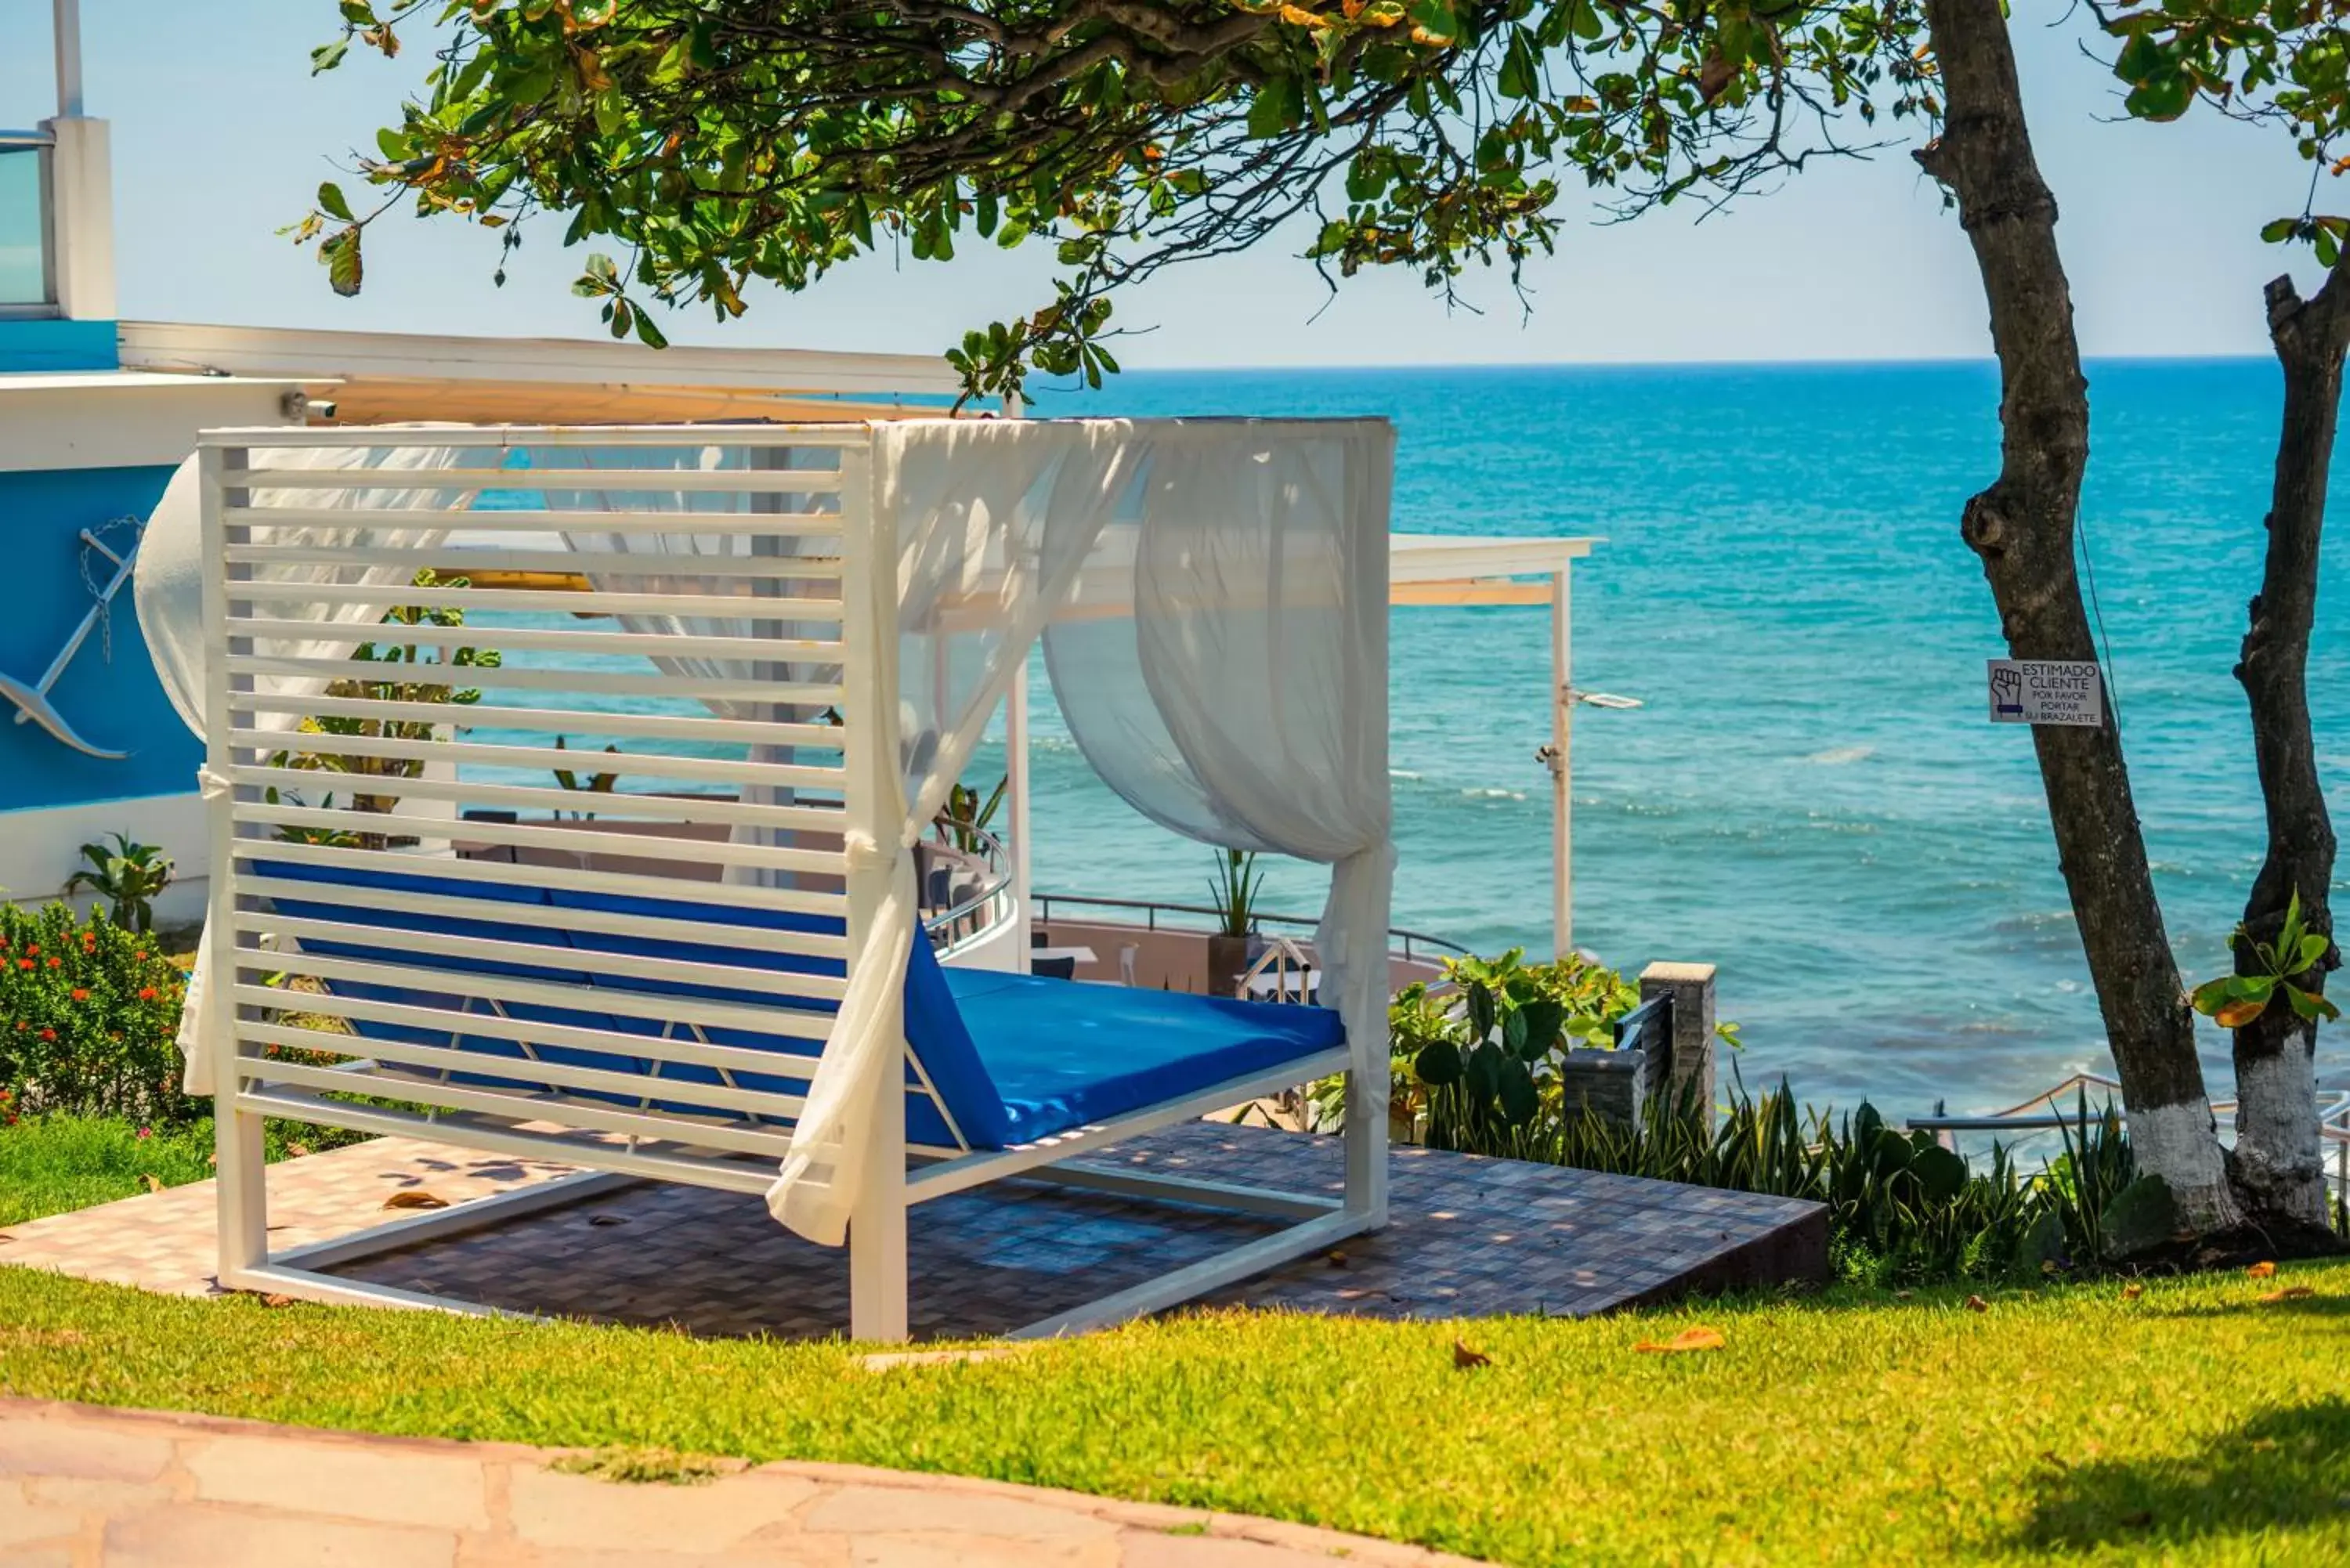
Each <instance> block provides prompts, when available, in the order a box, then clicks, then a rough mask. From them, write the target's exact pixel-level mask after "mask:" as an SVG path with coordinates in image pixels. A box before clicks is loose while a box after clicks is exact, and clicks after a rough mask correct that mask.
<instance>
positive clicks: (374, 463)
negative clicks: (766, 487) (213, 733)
mask: <svg viewBox="0 0 2350 1568" xmlns="http://www.w3.org/2000/svg"><path fill="white" fill-rule="evenodd" d="M499 455H500V454H499V453H497V452H495V451H494V450H491V451H484V450H483V449H480V448H466V447H456V446H402V447H371V448H349V447H255V448H252V449H250V451H249V452H248V455H247V460H246V461H247V462H249V463H250V464H251V465H252V466H253V467H255V468H270V469H281V470H283V469H306V468H338V469H348V468H377V469H381V470H383V471H384V472H386V473H387V474H392V473H419V472H430V471H432V470H436V469H446V468H475V467H478V468H492V467H495V466H496V465H497V462H498V459H499ZM478 494H479V493H478V492H476V491H472V490H452V489H409V488H400V487H398V486H396V485H390V484H388V485H386V486H385V487H384V488H382V489H367V490H293V489H278V490H266V491H263V492H261V493H259V494H257V495H255V497H254V501H253V504H255V505H256V506H267V507H303V508H307V509H310V510H331V511H359V512H415V513H417V514H420V516H421V517H429V518H432V519H433V521H432V522H431V523H420V524H418V525H417V526H415V527H413V528H404V527H387V526H385V525H383V524H353V525H350V526H340V525H337V524H302V525H300V526H296V527H273V528H272V529H271V530H270V532H269V538H268V543H270V544H273V545H303V546H309V547H317V548H332V549H346V548H365V547H377V548H385V549H410V548H422V549H429V548H431V547H432V545H435V544H437V543H439V542H440V541H441V540H442V538H444V537H446V536H447V535H448V533H449V529H448V526H447V524H445V523H443V522H442V521H440V519H441V518H442V517H444V516H446V515H447V514H450V513H453V512H463V511H465V510H467V509H468V508H470V507H471V506H472V505H473V502H474V500H475V499H476V497H477V495H478ZM264 572H265V577H266V580H267V581H268V582H269V583H270V584H272V585H273V586H276V585H283V586H286V587H293V588H298V587H305V586H307V587H389V586H396V585H399V584H401V583H405V582H406V581H407V580H408V576H407V572H406V569H405V568H404V567H399V566H332V565H317V564H291V565H286V566H269V567H266V568H264ZM203 585H204V553H203V491H202V483H201V481H200V480H199V478H198V476H197V460H196V459H195V458H189V459H188V460H187V461H186V462H182V464H181V465H180V467H179V471H178V472H175V473H174V474H172V479H171V483H168V484H166V485H165V486H164V487H163V495H162V499H161V500H160V501H158V502H157V503H156V504H155V510H154V511H153V513H151V514H150V515H149V517H148V519H147V528H146V531H145V532H144V533H143V534H142V535H140V544H139V563H138V566H137V567H136V569H135V570H134V572H133V573H132V576H131V588H130V592H131V602H132V603H133V605H134V606H136V607H137V610H138V614H139V632H140V637H142V638H143V639H145V640H146V644H147V651H148V655H149V657H150V658H151V659H153V661H154V665H155V673H156V676H157V678H158V679H159V680H161V682H162V686H163V693H164V695H165V696H167V697H169V698H170V699H171V701H172V708H173V709H174V710H176V711H178V713H179V715H180V722H182V723H184V724H185V725H187V726H188V728H189V729H190V730H192V731H193V732H195V734H196V736H197V738H198V739H200V740H201V739H203V735H204V693H205V691H206V686H205V670H206V669H207V667H208V665H209V663H210V660H211V658H212V657H213V654H214V653H215V652H216V651H218V650H215V649H212V648H210V647H209V646H208V645H207V644H206V642H205V639H204V586H203ZM270 608H271V614H272V616H273V618H277V619H282V620H314V621H317V623H318V625H319V627H320V628H321V630H322V632H323V631H326V630H327V628H336V629H335V630H334V631H333V633H332V634H330V635H322V636H320V637H318V638H317V639H311V640H307V641H304V642H302V643H300V644H298V645H296V647H294V648H292V649H288V650H286V651H288V652H290V653H291V654H293V655H294V656H295V657H297V658H302V659H348V658H349V657H350V655H351V650H352V649H355V648H357V647H358V646H359V644H360V643H362V642H365V641H366V640H367V638H366V637H365V636H364V635H363V634H357V628H360V627H362V626H373V625H375V624H377V623H378V622H379V621H380V619H381V618H382V614H383V612H382V610H381V608H380V607H373V606H369V605H327V604H312V603H306V602H302V601H301V600H300V599H299V598H298V597H295V598H292V599H290V600H289V602H286V603H284V604H273V605H272V606H271V607H270ZM253 683H254V690H255V691H261V692H269V693H273V694H280V695H284V694H292V695H296V696H317V695H318V694H319V693H321V692H323V691H326V689H327V688H328V686H329V685H331V684H333V682H332V681H331V680H329V679H328V678H326V677H322V676H309V675H256V676H255V677H254V678H253ZM301 722H302V715H301V714H300V713H299V712H298V711H284V712H256V713H255V714H254V715H253V724H254V727H255V729H259V730H265V731H290V730H293V729H295V728H296V727H297V726H298V725H299V724H300V723H301ZM197 777H198V783H199V784H201V786H202V788H203V794H204V795H205V797H206V798H207V799H209V798H211V797H213V795H215V794H218V792H219V791H220V790H221V789H223V788H224V787H226V786H225V785H224V784H223V782H222V781H220V780H218V779H216V778H214V777H213V775H212V774H211V771H210V770H209V769H208V768H205V769H199V771H198V775H197ZM216 869H217V870H220V871H225V870H226V869H227V868H226V867H217V868H216ZM217 962H218V961H217V959H216V958H215V957H214V939H213V929H212V923H211V921H210V920H209V919H208V920H206V922H205V924H204V931H203V938H202V939H201V940H199V942H198V943H197V946H196V961H195V966H194V968H193V969H192V971H190V973H189V976H188V990H187V994H186V997H185V1000H184V1001H183V1002H182V1006H181V1009H180V1033H179V1041H178V1043H179V1047H180V1054H181V1056H182V1059H183V1060H184V1062H185V1063H186V1069H185V1072H184V1074H183V1075H182V1086H183V1087H184V1088H185V1089H186V1090H187V1092H188V1093H189V1094H192V1095H209V1094H211V1093H212V1092H213V1064H212V1061H211V1058H210V1055H209V1054H208V1053H207V1050H206V1048H205V1044H204V1042H205V1040H206V1039H207V1037H211V1038H225V1037H226V1020H225V1019H221V1020H219V1021H216V1022H215V1023H213V1025H212V1026H211V1027H207V1026H206V1013H205V1009H206V1007H207V1005H208V1004H207V1002H206V1001H205V995H206V991H207V983H206V981H207V977H208V976H209V975H210V974H211V973H212V971H213V969H214V967H215V965H216V964H217Z"/></svg>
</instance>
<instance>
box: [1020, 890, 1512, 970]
mask: <svg viewBox="0 0 2350 1568" xmlns="http://www.w3.org/2000/svg"><path fill="white" fill-rule="evenodd" d="M1032 902H1034V903H1035V906H1036V918H1037V919H1040V920H1046V921H1049V920H1051V919H1052V918H1053V906H1054V905H1055V904H1074V905H1076V906H1077V907H1079V908H1080V909H1135V910H1139V911H1141V912H1142V916H1143V922H1142V923H1143V929H1146V930H1152V931H1155V930H1157V929H1159V916H1161V915H1202V916H1205V917H1206V918H1208V919H1211V920H1221V919H1222V918H1223V911H1222V909H1211V908H1210V907H1208V906H1207V905H1205V904H1170V903H1167V902H1164V901H1162V900H1159V899H1154V898H1095V897H1093V896H1092V895H1090V894H1079V893H1038V894H1036V895H1035V897H1034V898H1033V899H1032ZM1321 923H1322V922H1321V921H1320V920H1318V919H1315V917H1313V916H1311V915H1264V914H1259V915H1252V916H1250V917H1249V925H1250V926H1251V928H1254V927H1257V926H1288V927H1294V928H1295V929H1300V930H1308V931H1310V930H1312V929H1314V928H1315V927H1316V926H1318V925H1320V924H1321ZM1170 929H1174V930H1188V929H1191V928H1190V927H1189V926H1184V925H1173V924H1170ZM1388 940H1389V941H1390V942H1401V943H1402V944H1403V952H1402V955H1401V956H1402V958H1403V960H1404V961H1405V962H1406V963H1417V962H1421V961H1424V960H1423V958H1422V955H1420V954H1418V953H1415V952H1414V951H1413V944H1414V943H1417V944H1419V946H1420V947H1422V948H1427V949H1430V950H1436V951H1439V952H1444V953H1456V954H1459V955H1460V956H1461V957H1463V958H1466V957H1468V956H1469V950H1468V949H1467V948H1465V947H1462V946H1461V944H1460V943H1459V942H1455V941H1448V940H1445V939H1444V938H1442V937H1432V936H1430V935H1429V934H1428V933H1427V932H1426V931H1413V930H1406V929H1404V928H1403V927H1401V926H1389V927H1388Z"/></svg>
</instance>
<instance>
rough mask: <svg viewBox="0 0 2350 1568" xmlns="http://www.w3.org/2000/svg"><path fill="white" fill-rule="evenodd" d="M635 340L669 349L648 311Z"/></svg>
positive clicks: (639, 319) (640, 314) (639, 321)
mask: <svg viewBox="0 0 2350 1568" xmlns="http://www.w3.org/2000/svg"><path fill="white" fill-rule="evenodd" d="M637 340H638V341H639V342H640V343H642V344H644V346H645V347H646V348H668V347H669V336H668V334H666V333H664V332H663V331H662V330H661V329H660V327H657V326H655V325H654V324H653V314H652V312H651V311H650V310H639V311H638V312H637ZM605 749H606V750H607V751H609V750H610V749H611V748H610V747H606V748H605Z"/></svg>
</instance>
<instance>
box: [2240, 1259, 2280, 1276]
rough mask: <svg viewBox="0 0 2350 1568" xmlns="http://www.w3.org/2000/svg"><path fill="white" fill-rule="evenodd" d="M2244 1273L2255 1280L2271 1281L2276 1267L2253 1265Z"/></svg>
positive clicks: (2269, 1264)
mask: <svg viewBox="0 0 2350 1568" xmlns="http://www.w3.org/2000/svg"><path fill="white" fill-rule="evenodd" d="M2244 1272H2246V1273H2248V1274H2250V1275H2251V1276H2252V1278H2254V1279H2256V1280H2266V1279H2273V1278H2274V1277H2275V1276H2276V1265H2275V1264H2274V1263H2254V1264H2253V1265H2252V1266H2251V1268H2249V1269H2246V1270H2245V1271H2244Z"/></svg>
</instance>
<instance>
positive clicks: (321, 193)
mask: <svg viewBox="0 0 2350 1568" xmlns="http://www.w3.org/2000/svg"><path fill="white" fill-rule="evenodd" d="M318 210H319V211H320V212H322V213H326V214H327V216H328V217H330V218H340V219H341V220H342V221H343V222H344V223H355V222H357V220H356V219H354V218H353V217H352V216H351V204H350V203H349V202H346V201H344V200H343V188H342V187H341V186H339V185H338V184H336V183H335V182H333V181H332V180H328V181H325V182H322V183H320V185H319V186H318Z"/></svg>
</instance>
